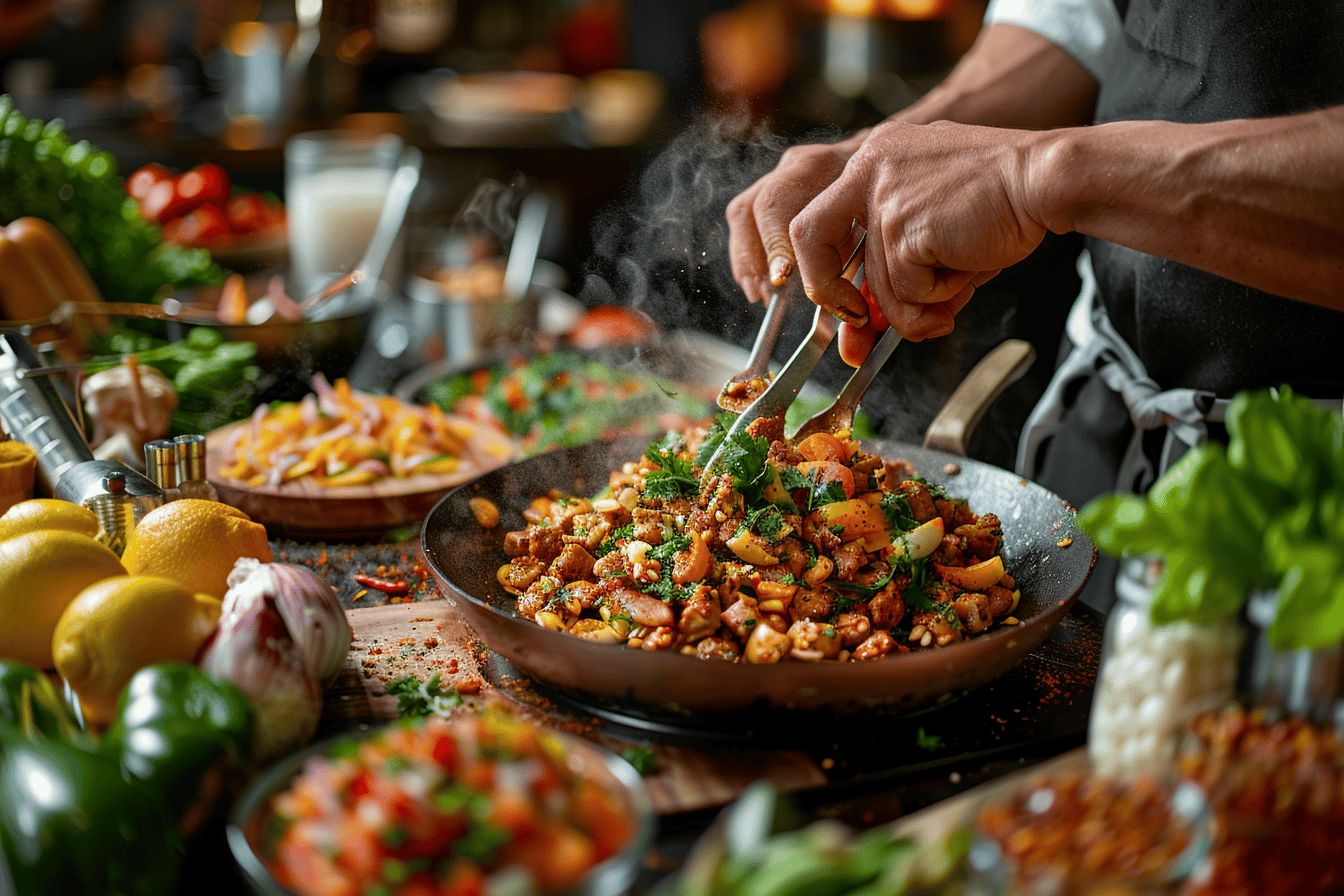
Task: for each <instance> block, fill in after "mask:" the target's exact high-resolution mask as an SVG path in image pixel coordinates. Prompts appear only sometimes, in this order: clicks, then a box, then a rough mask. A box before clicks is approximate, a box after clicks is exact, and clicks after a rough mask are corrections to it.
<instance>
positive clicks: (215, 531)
mask: <svg viewBox="0 0 1344 896" xmlns="http://www.w3.org/2000/svg"><path fill="white" fill-rule="evenodd" d="M239 557H255V558H256V559H258V560H261V561H264V562H266V563H269V562H270V561H271V546H270V545H269V544H268V543H267V542H266V527H265V526H262V525H261V524H260V523H254V522H252V520H251V519H250V518H249V517H248V515H247V514H245V513H243V512H242V511H241V510H238V509H236V508H233V507H230V506H229V505H227V504H221V503H219V502H218V501H199V500H196V499H194V498H186V499H183V500H180V501H171V502H169V503H167V504H164V505H163V506H162V507H158V508H155V509H154V510H151V511H150V512H149V513H147V514H145V518H144V519H142V520H141V521H140V523H139V525H137V526H136V527H135V528H134V529H132V530H131V535H130V537H129V538H128V539H127V540H126V550H125V551H124V552H122V555H121V562H122V563H124V564H126V571H127V572H129V573H131V574H132V575H145V576H163V577H164V578H165V579H172V580H173V581H174V582H177V583H178V584H180V585H182V586H183V587H185V588H186V589H187V590H188V591H192V592H199V593H201V594H210V595H213V596H214V597H220V598H222V597H223V596H224V592H225V591H227V590H228V587H229V586H228V578H229V572H230V570H232V569H233V564H234V563H236V562H237V561H238V558H239Z"/></svg>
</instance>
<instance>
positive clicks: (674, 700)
mask: <svg viewBox="0 0 1344 896" xmlns="http://www.w3.org/2000/svg"><path fill="white" fill-rule="evenodd" d="M646 441H647V439H624V440H618V441H616V442H597V443H593V444H591V445H586V446H583V447H580V448H571V449H567V450H564V451H556V452H553V453H550V454H543V455H540V456H538V457H533V458H530V459H528V460H524V461H521V462H519V463H515V464H511V465H509V466H507V467H503V468H501V469H499V470H496V471H494V472H492V473H488V474H486V475H485V476H483V477H481V478H480V479H477V480H475V481H473V482H471V483H468V484H467V485H464V486H462V487H461V488H459V489H457V490H456V491H454V492H451V493H450V494H448V495H447V496H446V497H444V498H443V500H441V501H440V502H439V503H438V504H437V505H436V506H435V507H434V509H433V510H432V511H431V512H430V514H429V516H428V517H427V518H426V519H425V523H424V527H423V529H422V532H421V545H422V547H423V549H424V552H425V557H426V558H427V560H428V563H429V568H430V571H431V572H432V574H433V576H434V579H435V581H436V582H437V583H438V585H439V587H440V589H441V590H442V591H443V593H444V594H445V595H446V596H447V597H448V598H449V599H451V600H453V601H454V602H455V603H456V605H457V607H458V608H459V609H460V610H461V611H462V613H463V615H465V616H466V618H467V620H468V622H470V624H471V626H472V627H473V628H474V629H475V630H476V632H477V634H478V635H479V636H480V637H481V639H482V640H483V641H484V642H485V643H486V644H487V645H488V646H489V647H490V648H491V649H493V650H495V651H496V652H498V653H500V654H502V655H503V656H504V657H505V658H506V659H508V660H509V661H510V662H512V663H513V664H514V665H515V666H517V667H518V668H519V669H522V670H523V671H525V672H527V673H528V674H530V675H532V676H534V677H535V678H537V679H539V680H540V681H542V682H545V683H547V684H550V685H552V686H554V687H557V688H559V689H561V690H563V691H567V692H569V691H573V692H579V693H584V694H588V695H592V696H595V697H598V698H605V699H606V700H608V701H617V702H620V703H622V704H625V705H633V706H634V707H636V708H643V709H647V710H653V711H655V712H660V713H666V712H669V711H671V712H695V713H719V712H729V711H741V710H747V709H761V708H781V709H801V710H815V709H827V710H834V711H840V712H846V711H855V710H859V709H862V708H865V707H875V706H882V707H887V708H892V709H897V710H907V709H915V708H921V707H924V706H927V705H930V704H933V703H937V702H939V701H941V700H944V699H948V698H951V697H954V696H957V695H959V694H961V693H963V692H964V691H966V690H969V689H971V688H974V687H977V686H979V685H982V684H986V683H988V682H989V681H992V680H993V679H994V678H996V677H998V676H999V675H1001V674H1002V673H1003V672H1005V671H1006V670H1007V669H1009V668H1010V667H1011V666H1013V665H1014V664H1015V663H1017V662H1018V661H1019V660H1021V659H1022V658H1023V657H1024V656H1026V654H1027V653H1029V652H1030V651H1031V650H1032V649H1034V648H1035V647H1036V646H1037V645H1038V644H1040V643H1041V641H1042V640H1043V639H1044V638H1045V636H1046V635H1047V634H1048V633H1049V631H1050V629H1051V627H1053V626H1054V625H1055V624H1056V623H1057V622H1058V621H1059V620H1060V619H1061V618H1062V617H1063V616H1064V614H1065V613H1066V612H1068V609H1069V607H1070V606H1071V605H1072V603H1073V601H1074V599H1075V598H1076V597H1077V594H1078V592H1079V591H1080V590H1081V589H1082V587H1083V585H1084V584H1085V583H1086V582H1087V578H1088V575H1089V574H1090V573H1091V571H1092V564H1093V562H1094V560H1095V551H1094V550H1093V547H1092V542H1091V540H1090V539H1088V537H1087V536H1086V535H1084V534H1083V532H1082V531H1081V530H1080V529H1079V528H1078V525H1077V522H1076V520H1075V518H1074V511H1073V508H1071V507H1070V506H1069V505H1068V504H1067V503H1065V502H1064V500H1063V499H1061V498H1059V497H1058V496H1056V495H1054V494H1052V493H1050V492H1048V491H1046V490H1045V489H1044V488H1042V487H1041V486H1039V485H1036V484H1034V483H1031V482H1028V481H1026V480H1024V479H1021V478H1020V477H1018V476H1016V475H1014V474H1012V473H1009V472H1007V471H1006V470H1000V469H998V468H997V467H991V466H989V465H988V464H984V463H980V462H978V461H973V460H967V459H965V458H961V457H956V456H954V455H951V454H946V453H943V452H941V451H933V450H927V449H923V448H917V447H914V446H912V445H905V444H900V443H893V442H884V441H880V440H873V441H870V442H869V443H867V444H865V446H864V447H865V449H866V450H868V451H870V452H873V453H876V454H880V455H881V456H883V457H886V458H905V459H907V460H909V461H911V462H912V463H913V464H914V465H915V467H916V469H918V470H919V471H920V472H921V473H922V474H923V475H925V476H926V477H927V478H929V479H930V480H932V481H935V482H941V483H943V484H945V485H946V486H947V489H948V491H949V492H951V493H952V494H954V495H960V496H965V497H967V498H969V499H970V502H971V508H972V509H973V510H975V511H977V512H986V511H989V512H993V513H996V514H997V515H998V516H999V518H1000V520H1001V521H1002V522H1003V538H1004V547H1003V558H1004V562H1005V564H1006V565H1007V568H1008V571H1009V572H1010V573H1011V574H1012V575H1013V576H1014V577H1015V578H1016V579H1017V582H1018V585H1019V587H1020V588H1021V590H1022V600H1021V603H1020V604H1019V606H1018V609H1017V611H1016V615H1017V617H1018V618H1019V619H1021V621H1022V622H1021V624H1020V625H1017V626H1001V627H1000V628H998V629H996V630H995V631H993V632H991V633H989V634H987V635H981V636H979V637H976V638H971V639H968V640H966V641H962V642H959V643H957V644H953V645H951V646H948V647H944V648H940V649H935V650H926V651H916V652H913V653H909V654H902V655H898V656H891V657H887V658H885V659H882V660H879V661H876V662H867V663H838V662H829V663H828V662H823V663H802V662H793V661H786V662H783V663H780V664H777V665H771V666H753V665H746V664H730V663H723V662H720V661H713V660H700V659H696V658H694V657H688V656H683V655H681V654H678V653H672V652H665V651H655V652H649V651H644V650H633V649H630V648H628V647H624V646H621V645H610V644H598V643H594V642H592V641H585V640H583V639H581V638H576V637H573V636H571V635H566V634H562V633H559V632H552V631H548V630H547V629H544V628H542V627H541V626H539V625H537V624H536V623H534V622H532V621H530V620H528V619H524V618H522V617H520V616H518V615H517V613H516V612H515V610H514V598H513V596H512V595H510V594H508V593H507V592H505V591H504V590H503V588H501V587H500V586H499V584H498V583H497V582H496V580H495V573H496V571H497V570H498V568H499V566H500V565H501V564H503V563H505V562H506V561H507V560H508V558H507V557H506V556H505V555H504V552H503V549H502V544H503V538H504V533H505V532H508V531H510V530H513V529H519V528H522V526H523V525H524V521H523V518H522V511H523V509H524V508H526V507H527V505H528V503H529V502H530V501H531V500H532V499H533V498H535V497H537V496H538V495H542V494H545V493H546V492H547V491H548V490H549V489H552V488H559V489H561V490H562V491H565V492H569V493H573V494H580V495H584V494H593V493H595V492H597V491H598V490H600V489H601V488H602V487H603V486H605V485H606V483H607V475H608V473H609V471H611V470H612V469H616V468H618V467H619V466H620V464H622V463H624V462H625V461H629V460H633V459H635V458H637V457H638V456H639V455H640V453H641V451H642V450H643V448H644V445H645V442H646ZM948 464H955V465H956V466H957V468H959V472H957V473H955V474H952V475H948V474H947V473H945V472H944V468H945V467H947V465H948ZM948 469H951V468H948ZM478 496H479V497H483V498H488V499H490V500H491V501H493V502H494V503H495V504H496V505H497V506H498V507H499V509H500V515H501V522H500V525H499V526H498V527H496V528H494V529H483V528H481V526H480V525H479V524H478V523H477V522H476V519H475V516H474V515H473V514H472V511H471V509H470V507H469V506H468V504H467V501H468V499H469V498H473V497H478ZM1070 540H1071V541H1070Z"/></svg>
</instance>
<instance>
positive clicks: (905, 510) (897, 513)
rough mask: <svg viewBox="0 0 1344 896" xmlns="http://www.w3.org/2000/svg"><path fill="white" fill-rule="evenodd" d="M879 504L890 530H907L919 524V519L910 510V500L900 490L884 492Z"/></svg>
mask: <svg viewBox="0 0 1344 896" xmlns="http://www.w3.org/2000/svg"><path fill="white" fill-rule="evenodd" d="M879 506H880V507H881V508H882V513H883V514H885V515H886V517H887V525H889V526H890V527H891V531H892V532H909V531H910V530H911V529H914V528H915V527H916V526H918V525H919V520H917V519H915V516H914V514H913V513H911V511H910V500H909V499H908V498H906V496H905V495H903V494H901V493H900V492H886V493H885V494H883V495H882V501H881V502H880V504H879Z"/></svg>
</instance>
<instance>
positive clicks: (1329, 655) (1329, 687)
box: [1240, 591, 1344, 728]
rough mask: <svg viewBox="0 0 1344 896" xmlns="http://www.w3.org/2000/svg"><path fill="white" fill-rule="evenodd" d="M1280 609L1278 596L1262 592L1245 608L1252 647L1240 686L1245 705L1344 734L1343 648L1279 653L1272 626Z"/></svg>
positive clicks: (1339, 646) (1250, 646)
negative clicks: (1333, 727) (1271, 638)
mask: <svg viewBox="0 0 1344 896" xmlns="http://www.w3.org/2000/svg"><path fill="white" fill-rule="evenodd" d="M1278 608H1279V595H1278V593H1277V592H1274V591H1262V592H1257V593H1256V594H1253V595H1251V598H1250V600H1249V601H1248V602H1247V604H1246V617H1247V619H1249V620H1250V623H1251V641H1250V644H1248V645H1247V651H1246V666H1245V673H1244V675H1243V678H1242V681H1241V686H1240V689H1241V696H1242V699H1243V701H1244V702H1245V703H1246V705H1248V706H1259V707H1265V708H1267V709H1270V710H1274V711H1276V712H1278V713H1282V714H1286V715H1290V716H1300V717H1302V718H1305V719H1310V720H1311V721H1313V722H1317V723H1320V724H1325V725H1337V726H1340V727H1341V728H1344V644H1336V645H1334V646H1333V647H1323V648H1320V649H1318V650H1279V649H1278V648H1276V647H1274V646H1273V645H1272V644H1270V643H1269V626H1270V624H1271V623H1273V621H1274V615H1275V613H1277V612H1278Z"/></svg>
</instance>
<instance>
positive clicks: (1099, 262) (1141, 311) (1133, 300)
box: [1039, 0, 1344, 610]
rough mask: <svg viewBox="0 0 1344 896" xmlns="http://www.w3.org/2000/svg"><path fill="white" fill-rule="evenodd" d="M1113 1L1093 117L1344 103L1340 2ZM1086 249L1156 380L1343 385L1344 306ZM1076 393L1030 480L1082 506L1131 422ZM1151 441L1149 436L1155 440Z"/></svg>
mask: <svg viewBox="0 0 1344 896" xmlns="http://www.w3.org/2000/svg"><path fill="white" fill-rule="evenodd" d="M1116 6H1117V9H1118V11H1119V13H1120V19H1121V22H1122V24H1123V39H1122V42H1121V46H1120V48H1119V51H1118V53H1117V54H1116V57H1115V59H1114V60H1113V63H1112V65H1111V66H1110V67H1109V68H1108V71H1107V73H1106V76H1105V78H1104V79H1103V84H1102V87H1101V93H1100V95H1099V97H1098V101H1097V111H1096V121H1097V122H1098V123H1103V122H1109V121H1122V120H1167V121H1176V122H1186V123H1199V122H1210V121H1220V120H1226V119H1233V118H1261V117H1269V116H1275V115H1287V114H1293V113H1298V112H1305V111H1309V110H1312V109H1318V108H1323V107H1327V106H1333V105H1339V104H1341V103H1344V55H1342V48H1344V3H1338V2H1329V0H1324V2H1310V0H1278V2H1253V0H1116ZM1341 214H1344V209H1341ZM1088 249H1089V251H1090V253H1091V258H1092V269H1093V271H1094V272H1095V274H1096V281H1097V291H1098V295H1099V298H1100V300H1101V303H1102V304H1103V305H1104V307H1105V309H1106V312H1107V315H1108V316H1109V318H1110V321H1111V323H1112V324H1113V325H1114V328H1115V330H1116V331H1117V332H1118V333H1119V335H1120V336H1121V337H1122V338H1123V339H1124V341H1125V342H1126V343H1128V345H1129V346H1130V347H1131V348H1132V349H1133V350H1134V352H1135V353H1136V354H1137V355H1138V357H1139V358H1140V359H1141V360H1142V362H1143V365H1144V367H1145V368H1146V369H1147V372H1148V375H1149V376H1150V377H1151V378H1152V379H1153V380H1155V381H1156V382H1157V383H1158V384H1160V385H1161V386H1162V387H1163V388H1168V389H1170V388H1191V389H1198V390H1207V391H1208V392H1211V393H1213V394H1215V395H1218V396H1220V397H1223V398H1230V397H1231V396H1232V395H1233V394H1234V393H1236V392H1238V391H1241V390H1244V389H1251V388H1263V387H1267V386H1275V385H1280V384H1284V383H1286V384H1289V385H1292V386H1293V387H1294V388H1296V389H1297V390H1298V391H1300V392H1303V393H1305V394H1308V395H1314V396H1320V397H1335V398H1338V397H1339V396H1340V395H1344V314H1339V313H1337V312H1334V311H1331V310H1328V309H1325V308H1320V307H1317V306H1313V305H1308V304H1305V303H1302V302H1296V301H1292V300H1289V299H1284V298H1280V297H1276V296H1271V295H1269V294H1267V293H1263V292H1260V291H1258V290H1254V289H1251V288H1249V287H1247V286H1244V285H1241V284H1238V283H1234V282H1233V281H1230V280H1226V279H1224V278H1221V277H1218V276H1215V275H1213V274H1210V273H1207V272H1205V271H1200V270H1197V269H1195V268H1191V267H1188V266H1186V265H1182V264H1177V263H1176V262H1173V261H1169V260H1167V259H1163V258H1159V257H1156V256H1152V255H1147V254H1144V253H1142V252H1136V251H1134V250H1132V249H1128V248H1125V247H1123V246H1117V245H1115V244H1113V243H1108V242H1106V241H1104V240H1097V239H1089V240H1088ZM1072 397H1073V399H1074V400H1073V402H1072V404H1071V405H1070V407H1069V410H1068V411H1067V412H1066V413H1065V416H1064V419H1063V422H1062V425H1061V426H1060V428H1059V430H1058V431H1057V433H1056V435H1055V436H1054V438H1053V439H1052V440H1051V442H1050V444H1049V446H1048V448H1047V450H1046V454H1045V458H1044V461H1043V463H1042V465H1041V468H1040V474H1039V478H1040V480H1041V481H1042V482H1043V483H1044V484H1045V485H1046V486H1047V487H1050V488H1052V489H1053V490H1055V491H1057V492H1058V493H1059V494H1061V495H1063V496H1064V497H1066V498H1068V499H1069V500H1071V501H1073V502H1075V503H1077V504H1079V505H1081V504H1083V503H1086V502H1087V501H1088V500H1090V499H1091V498H1093V497H1095V496H1096V495H1098V494H1103V493H1105V492H1109V491H1112V490H1114V489H1115V487H1116V482H1115V478H1114V476H1115V469H1116V464H1117V463H1118V459H1119V457H1120V456H1121V455H1122V454H1123V453H1124V451H1125V448H1126V445H1127V444H1128V442H1129V440H1130V437H1131V435H1132V433H1133V429H1132V427H1131V425H1130V423H1129V419H1128V412H1127V409H1126V406H1125V404H1124V403H1123V402H1121V401H1120V399H1119V396H1117V395H1116V394H1115V393H1114V392H1112V391H1110V390H1109V389H1108V388H1107V387H1106V386H1105V385H1104V384H1102V383H1100V382H1099V381H1098V380H1096V379H1093V380H1090V381H1087V382H1086V383H1084V384H1082V385H1081V386H1080V387H1078V388H1077V389H1076V394H1075V395H1074V396H1072ZM1159 441H1160V440H1159V439H1157V438H1153V439H1150V440H1148V442H1147V443H1146V444H1147V446H1148V447H1149V448H1150V449H1152V450H1155V448H1156V446H1157V445H1158V444H1159ZM1149 484H1150V483H1149ZM1140 487H1146V485H1145V484H1141V485H1140ZM1113 582H1114V573H1113V567H1110V566H1102V565H1099V566H1098V568H1097V570H1096V572H1095V573H1094V575H1093V577H1092V583H1091V584H1090V585H1089V587H1088V590H1087V592H1085V594H1084V599H1085V600H1086V601H1087V602H1088V603H1089V604H1091V605H1093V606H1096V607H1098V608H1099V609H1103V610H1104V609H1108V608H1109V606H1110V604H1111V603H1112V602H1113V600H1114V598H1113V591H1112V585H1113Z"/></svg>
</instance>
